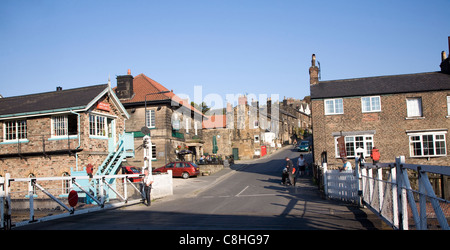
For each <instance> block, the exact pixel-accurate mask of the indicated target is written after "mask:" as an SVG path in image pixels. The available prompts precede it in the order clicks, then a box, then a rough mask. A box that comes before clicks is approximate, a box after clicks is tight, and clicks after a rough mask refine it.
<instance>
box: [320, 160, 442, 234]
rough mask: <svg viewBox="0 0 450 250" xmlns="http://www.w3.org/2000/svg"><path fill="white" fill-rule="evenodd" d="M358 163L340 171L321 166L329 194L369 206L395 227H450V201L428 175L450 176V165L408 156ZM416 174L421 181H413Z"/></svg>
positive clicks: (421, 228)
mask: <svg viewBox="0 0 450 250" xmlns="http://www.w3.org/2000/svg"><path fill="white" fill-rule="evenodd" d="M355 166H356V167H355V170H354V171H352V172H339V171H338V170H331V171H330V170H327V164H326V163H323V164H322V167H321V168H320V169H318V170H319V172H322V178H323V182H321V183H323V186H324V192H325V195H326V196H327V197H328V198H334V199H340V200H344V201H347V202H351V203H357V204H358V205H360V206H366V207H367V208H369V209H370V210H371V211H372V212H374V213H375V214H377V215H378V216H379V217H380V218H381V219H382V220H383V221H384V222H386V223H387V224H388V225H389V226H391V227H392V228H394V229H400V230H409V229H416V230H427V229H443V230H449V229H450V228H449V218H450V201H449V200H446V199H444V198H440V197H438V196H437V195H436V191H435V188H433V186H432V185H431V182H430V178H429V177H428V175H440V176H446V177H448V176H450V167H448V166H431V165H417V164H405V157H404V156H400V157H397V158H396V162H395V163H378V164H375V165H374V164H372V163H361V162H360V160H359V159H358V158H356V159H355ZM414 175H417V176H418V178H417V183H416V182H413V181H412V180H414V178H413V176H414ZM444 179H446V178H442V180H444ZM443 186H444V185H443ZM440 191H441V192H440V193H442V194H444V193H445V192H444V190H440Z"/></svg>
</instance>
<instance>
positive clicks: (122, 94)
mask: <svg viewBox="0 0 450 250" xmlns="http://www.w3.org/2000/svg"><path fill="white" fill-rule="evenodd" d="M116 79H117V88H116V95H117V97H119V99H131V98H133V96H134V90H133V79H134V77H133V76H132V75H131V70H128V72H127V75H121V76H117V78H116Z"/></svg>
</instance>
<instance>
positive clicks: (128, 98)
mask: <svg viewBox="0 0 450 250" xmlns="http://www.w3.org/2000/svg"><path fill="white" fill-rule="evenodd" d="M114 91H115V92H116V93H117V95H118V97H119V99H120V101H121V103H122V104H123V106H124V107H125V108H126V110H127V112H128V113H129V114H130V119H128V120H127V121H126V131H127V132H130V133H134V144H135V157H134V158H129V159H127V162H125V163H124V164H126V165H130V166H135V167H137V168H139V169H140V168H142V167H143V165H144V160H143V159H144V155H143V154H144V149H143V147H142V144H143V137H144V135H145V134H144V133H143V132H142V128H143V127H146V128H148V130H149V131H150V136H151V144H152V168H158V167H161V166H164V165H165V164H167V163H169V162H171V161H175V160H187V161H195V159H197V158H199V157H200V155H201V154H202V153H203V139H202V125H201V121H202V118H203V114H202V113H201V112H199V111H198V110H196V109H195V108H193V107H192V106H191V105H190V104H189V103H188V101H187V100H182V99H181V98H179V97H178V96H177V95H175V94H174V93H173V91H171V90H168V89H167V88H166V87H164V86H163V85H161V84H160V83H158V82H156V81H154V80H153V79H151V78H149V77H147V76H146V75H144V74H139V75H137V76H135V77H133V76H132V75H131V72H128V74H127V75H122V76H117V87H116V88H114ZM144 132H145V131H144ZM183 150H189V151H190V152H192V154H184V153H183V152H186V151H183Z"/></svg>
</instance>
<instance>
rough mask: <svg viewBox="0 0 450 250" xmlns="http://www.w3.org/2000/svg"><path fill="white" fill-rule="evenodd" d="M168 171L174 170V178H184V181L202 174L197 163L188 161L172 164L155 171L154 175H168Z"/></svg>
mask: <svg viewBox="0 0 450 250" xmlns="http://www.w3.org/2000/svg"><path fill="white" fill-rule="evenodd" d="M167 170H172V176H177V177H183V178H184V179H187V178H189V177H190V176H198V175H199V174H200V168H199V167H198V166H197V165H196V164H195V163H193V162H188V161H178V162H170V163H168V164H166V165H165V166H163V167H160V168H157V169H155V170H153V173H156V174H157V173H166V172H167Z"/></svg>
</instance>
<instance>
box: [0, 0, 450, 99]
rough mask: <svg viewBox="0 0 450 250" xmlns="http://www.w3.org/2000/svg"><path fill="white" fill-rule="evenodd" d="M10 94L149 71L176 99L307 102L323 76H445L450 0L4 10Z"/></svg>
mask: <svg viewBox="0 0 450 250" xmlns="http://www.w3.org/2000/svg"><path fill="white" fill-rule="evenodd" d="M0 34H1V39H0V75H1V78H0V94H2V95H3V96H4V97H9V96H16V95H24V94H31V93H38V92H45V91H53V90H55V88H56V86H62V87H63V88H64V89H68V88H75V87H81V86H88V85H95V84H100V83H106V82H107V80H108V75H110V76H111V82H112V85H113V86H115V85H116V79H115V78H116V75H122V74H126V73H127V69H131V73H132V74H133V75H137V74H139V73H144V74H145V75H147V76H149V77H151V78H153V79H154V80H156V81H158V82H160V83H161V84H163V85H164V86H166V87H167V88H168V89H173V90H174V91H175V93H185V94H188V95H190V96H191V98H193V91H194V86H196V85H197V86H198V85H200V86H202V90H203V95H204V96H205V95H206V94H209V93H219V94H223V95H225V94H236V93H252V94H255V95H259V94H267V95H269V96H270V94H279V96H280V98H283V97H284V96H286V97H294V98H303V97H304V96H306V95H309V74H308V69H309V67H310V63H311V54H313V53H315V54H316V56H317V60H318V61H319V62H320V64H321V67H322V80H336V79H345V78H356V77H367V76H378V75H392V74H406V73H419V72H429V71H438V70H439V64H440V53H441V51H443V50H445V51H446V52H447V53H448V43H447V37H448V36H450V1H448V0H430V1H425V0H424V1H415V0H410V1H406V0H405V1H397V0H377V1H365V0H355V1H335V0H330V1H320V0H318V1H316V0H315V1H302V0H255V1H251V0H240V1H235V0H226V1H225V0H188V1H187V0H180V1H172V0H165V1H160V0H158V1H150V0H146V1H133V0H127V1H112V0H108V1H66V0H61V1H59V0H58V1H57V0H54V1H41V0H30V1H24V0H23V1H15V0H6V1H5V0H2V2H1V5H0Z"/></svg>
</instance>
